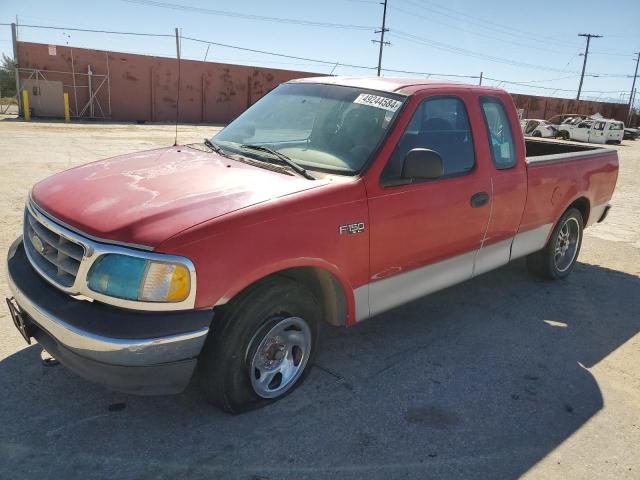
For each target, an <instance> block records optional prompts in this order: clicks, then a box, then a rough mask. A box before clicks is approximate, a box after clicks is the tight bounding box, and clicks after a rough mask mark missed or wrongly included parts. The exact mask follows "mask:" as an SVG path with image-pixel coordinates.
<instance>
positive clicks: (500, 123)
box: [480, 97, 517, 169]
mask: <svg viewBox="0 0 640 480" xmlns="http://www.w3.org/2000/svg"><path fill="white" fill-rule="evenodd" d="M480 104H481V106H482V114H483V116H484V123H485V126H486V127H487V134H488V135H489V148H490V149H491V158H492V160H493V165H494V166H495V167H496V168H497V169H505V168H511V167H513V166H514V165H515V164H516V160H517V158H516V149H515V142H514V141H513V133H512V132H511V124H510V123H509V117H508V115H507V112H506V110H505V109H504V106H503V105H502V102H501V101H500V100H498V99H497V98H495V97H482V98H481V99H480Z"/></svg>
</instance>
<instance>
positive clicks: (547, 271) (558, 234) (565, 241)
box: [527, 208, 584, 280]
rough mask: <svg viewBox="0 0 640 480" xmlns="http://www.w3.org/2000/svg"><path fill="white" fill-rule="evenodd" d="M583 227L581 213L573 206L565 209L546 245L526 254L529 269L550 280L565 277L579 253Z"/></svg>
mask: <svg viewBox="0 0 640 480" xmlns="http://www.w3.org/2000/svg"><path fill="white" fill-rule="evenodd" d="M583 229H584V222H583V219H582V214H581V213H580V212H579V211H578V210H577V209H575V208H570V209H569V210H567V211H566V212H565V213H564V215H562V217H561V218H560V221H559V222H558V224H557V225H556V227H555V229H554V230H553V233H552V234H551V238H550V239H549V242H548V243H547V245H546V246H545V247H544V248H543V249H542V250H540V251H538V252H535V253H532V254H531V255H529V256H527V266H528V267H529V270H530V271H531V272H532V273H534V274H536V275H538V276H541V277H544V278H549V279H552V280H559V279H562V278H565V277H567V276H568V275H569V274H570V273H571V271H572V270H573V267H574V266H575V264H576V260H577V258H578V254H579V253H580V247H581V245H582V232H583Z"/></svg>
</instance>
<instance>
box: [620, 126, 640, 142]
mask: <svg viewBox="0 0 640 480" xmlns="http://www.w3.org/2000/svg"><path fill="white" fill-rule="evenodd" d="M637 138H640V129H637V128H625V129H624V134H623V136H622V139H623V140H635V139H637Z"/></svg>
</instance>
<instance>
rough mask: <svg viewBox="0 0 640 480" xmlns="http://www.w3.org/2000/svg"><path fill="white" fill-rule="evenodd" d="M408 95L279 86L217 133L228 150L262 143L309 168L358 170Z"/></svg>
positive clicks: (240, 150)
mask: <svg viewBox="0 0 640 480" xmlns="http://www.w3.org/2000/svg"><path fill="white" fill-rule="evenodd" d="M405 98H406V97H404V96H401V95H397V94H393V93H386V92H385V93H382V92H372V91H368V90H363V89H359V88H352V87H343V86H338V85H322V84H314V83H287V84H283V85H280V86H279V87H278V88H276V89H275V90H273V91H272V92H271V93H269V94H267V95H266V96H264V97H263V98H262V99H260V100H259V101H258V102H257V103H255V104H254V105H253V106H252V107H251V108H249V109H248V110H246V111H245V112H244V113H243V114H242V115H240V116H239V117H238V118H237V119H236V120H234V121H233V122H232V123H230V124H229V125H228V126H227V127H226V128H225V129H224V130H222V131H221V132H220V133H218V134H217V135H216V136H215V137H213V139H212V140H213V141H214V142H215V143H216V144H218V145H220V146H221V147H222V148H223V149H225V150H227V151H230V152H233V153H241V154H242V155H260V154H259V152H256V151H250V150H248V149H246V148H243V147H242V145H262V146H265V147H269V148H271V149H273V150H276V151H278V152H280V153H283V154H285V155H287V156H288V157H290V158H291V159H292V160H294V161H295V162H296V163H298V164H300V165H302V166H304V167H305V168H309V169H317V170H326V171H330V172H334V173H342V174H354V173H357V172H358V171H360V170H361V169H362V167H363V166H364V165H365V163H366V162H367V160H368V159H369V157H370V156H371V155H372V154H373V153H374V151H375V150H376V148H377V147H378V145H379V144H380V142H381V141H382V139H383V138H384V136H385V134H386V132H387V131H388V130H389V128H390V125H391V124H392V123H393V121H394V119H395V118H396V116H397V114H398V112H399V111H400V106H401V105H402V103H403V101H404V100H405Z"/></svg>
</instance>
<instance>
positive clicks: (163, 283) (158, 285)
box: [140, 262, 190, 302]
mask: <svg viewBox="0 0 640 480" xmlns="http://www.w3.org/2000/svg"><path fill="white" fill-rule="evenodd" d="M189 289H190V285H189V270H187V268H186V267H185V266H183V265H178V264H175V263H158V262H149V265H148V267H147V273H146V275H145V278H144V282H143V283H142V289H141V291H140V300H143V301H146V302H180V301H182V300H184V299H186V298H187V297H188V296H189Z"/></svg>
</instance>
